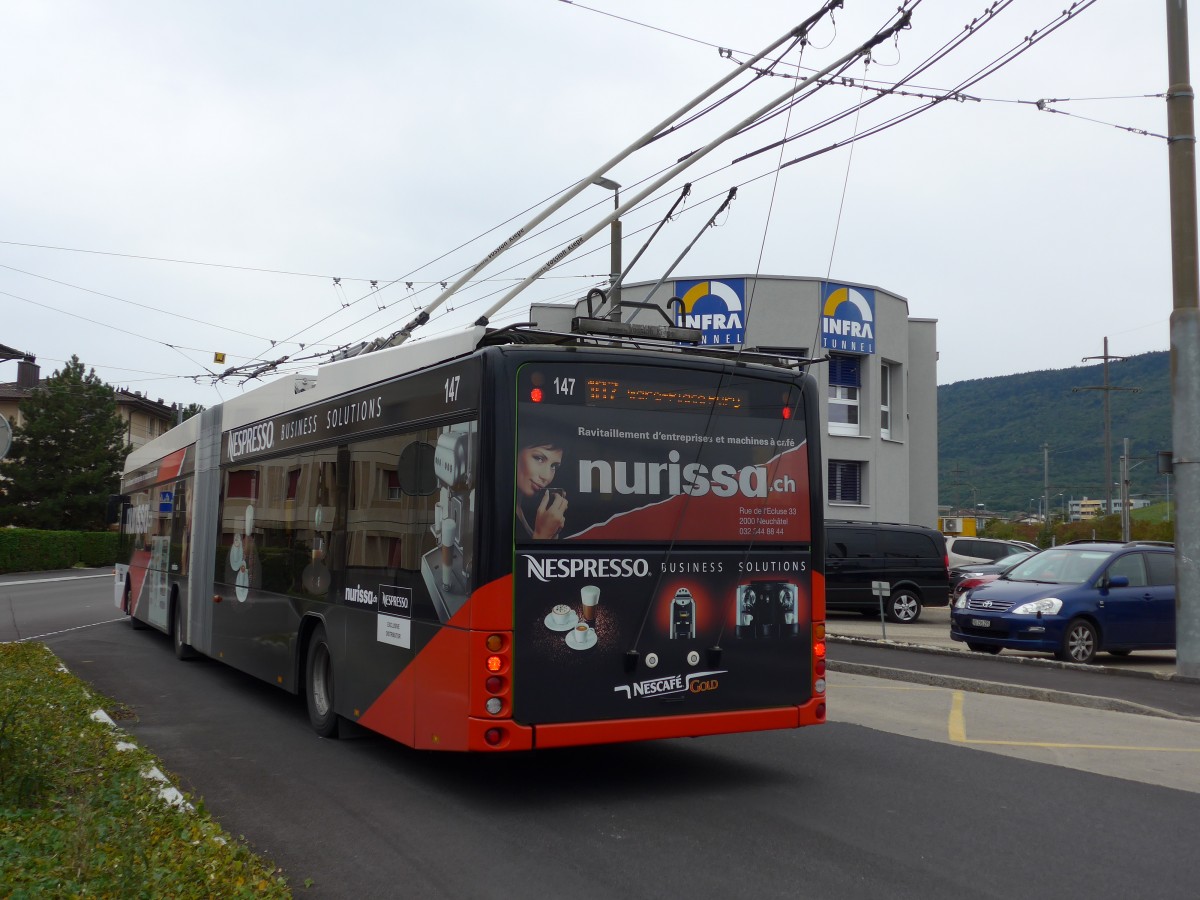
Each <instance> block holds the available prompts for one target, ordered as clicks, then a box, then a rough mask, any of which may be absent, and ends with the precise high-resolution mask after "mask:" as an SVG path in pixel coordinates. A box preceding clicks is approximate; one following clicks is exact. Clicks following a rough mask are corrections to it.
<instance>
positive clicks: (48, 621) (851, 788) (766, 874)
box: [0, 579, 1200, 898]
mask: <svg viewBox="0 0 1200 900" xmlns="http://www.w3.org/2000/svg"><path fill="white" fill-rule="evenodd" d="M6 581H7V582H8V583H5V582H6ZM13 581H14V579H3V580H0V639H3V640H11V639H13V636H14V635H13V634H12V631H13V629H14V627H15V628H17V629H19V630H20V631H21V632H22V633H23V634H22V635H21V636H22V637H26V638H30V637H37V635H36V634H35V632H36V629H35V628H31V627H30V626H31V625H32V624H33V623H34V622H35V621H36V622H37V623H38V626H39V627H44V628H46V631H45V632H43V634H45V636H44V637H41V638H39V639H41V640H44V641H45V643H47V644H48V645H49V646H50V647H51V648H52V649H53V650H54V652H55V653H57V654H58V655H59V657H60V658H61V659H63V661H64V662H65V663H66V665H67V666H68V667H69V668H71V669H72V671H74V672H75V673H76V674H78V675H80V676H81V677H83V678H85V679H86V680H88V681H89V682H91V683H92V684H93V685H94V686H95V687H96V689H97V690H98V691H100V692H101V693H102V694H104V695H106V696H108V697H111V698H113V699H114V700H116V701H118V702H119V703H120V704H123V706H124V708H125V710H127V712H128V717H126V718H124V719H122V720H121V723H120V724H121V725H122V727H124V728H125V729H127V730H128V731H129V732H130V734H131V735H133V737H134V738H135V739H136V740H138V741H139V742H141V743H142V744H144V745H145V746H147V747H149V748H150V749H151V750H152V751H153V752H155V753H156V754H157V755H158V756H159V757H160V758H161V759H162V760H163V762H164V764H165V766H166V768H167V769H168V770H169V771H170V772H171V773H172V774H173V775H174V777H175V778H176V780H177V783H178V784H179V786H180V787H181V788H182V789H184V790H185V791H188V792H191V793H193V794H195V795H197V796H199V797H202V798H203V799H204V802H205V803H206V805H207V807H208V808H209V809H210V810H211V811H212V812H213V813H214V814H215V815H216V816H217V818H218V819H219V820H220V821H221V822H222V824H223V825H224V826H225V827H226V828H227V829H228V830H229V831H230V832H232V833H233V834H235V835H244V836H245V837H246V838H247V840H248V841H249V842H250V843H251V844H252V845H254V846H255V847H256V849H258V850H259V851H260V852H262V853H264V854H265V855H266V856H268V857H270V858H272V859H274V860H275V861H276V862H277V863H279V864H280V865H282V866H283V868H284V869H285V871H286V872H287V874H288V876H289V878H290V880H291V883H292V884H293V886H294V887H295V889H296V893H297V895H298V896H311V897H359V896H363V895H376V896H398V897H412V898H423V897H431V898H449V897H454V898H474V897H497V898H508V897H526V896H529V895H531V894H532V895H537V896H560V895H562V896H565V895H570V896H576V897H582V898H593V897H595V898H601V897H604V898H608V897H613V896H623V897H630V898H638V897H675V896H681V897H682V896H689V895H697V896H708V897H755V898H760V897H773V896H778V897H789V898H792V897H797V896H818V895H819V896H828V897H837V898H879V897H889V898H893V897H895V898H904V897H921V898H963V897H1012V896H1021V897H1030V898H1038V897H1062V896H1069V897H1074V896H1091V897H1098V898H1105V897H1114V898H1117V897H1119V898H1128V897H1130V896H1148V897H1155V898H1175V897H1179V898H1184V897H1187V898H1194V897H1195V896H1196V882H1195V878H1194V875H1193V870H1192V867H1191V854H1192V853H1193V852H1194V845H1195V840H1194V836H1195V834H1196V821H1195V820H1196V810H1197V809H1198V806H1197V796H1198V793H1200V783H1197V782H1196V779H1195V775H1194V773H1195V771H1196V770H1197V769H1200V766H1197V759H1198V756H1200V725H1197V724H1196V723H1194V722H1187V721H1179V720H1172V719H1169V718H1166V717H1162V716H1142V715H1130V714H1128V713H1124V712H1120V711H1113V710H1108V709H1088V708H1082V707H1074V706H1070V707H1068V706H1064V705H1062V704H1051V703H1045V702H1036V701H1031V700H1024V699H1017V698H1013V697H1006V696H997V695H989V694H982V693H975V692H971V691H965V690H962V689H961V688H958V687H954V686H952V685H951V686H943V685H936V684H917V683H912V682H909V681H903V680H894V679H883V678H876V677H867V676H863V675H859V674H854V673H848V672H839V671H836V670H835V671H833V672H832V673H831V676H830V707H831V711H832V713H831V721H830V722H829V723H828V724H826V725H823V726H820V727H816V728H808V729H802V730H799V731H789V732H768V733H760V734H748V735H728V736H721V737H714V738H703V739H696V740H680V741H664V742H655V743H645V744H633V745H619V746H608V747H596V748H583V749H575V750H565V751H557V752H540V753H533V754H521V755H503V756H461V755H446V754H432V753H419V752H415V751H411V750H408V749H406V748H403V747H400V746H398V745H395V744H392V743H390V742H388V741H385V740H383V739H380V738H376V737H366V738H363V739H360V740H352V741H326V740H321V739H319V738H317V737H315V736H314V735H313V734H312V733H311V731H310V730H309V727H308V723H307V717H306V715H305V712H304V708H303V705H302V704H301V702H300V701H299V700H298V699H297V698H293V697H290V696H289V695H287V694H284V693H283V692H281V691H279V690H278V689H276V688H274V687H271V686H269V685H266V684H263V683H261V682H258V681H256V680H254V679H252V678H250V677H248V676H244V675H242V674H240V673H237V672H234V671H232V670H230V669H229V668H227V667H225V666H223V665H221V664H219V663H216V662H214V661H211V660H199V661H195V662H186V663H181V662H179V661H178V660H176V659H175V657H174V655H173V653H172V649H171V645H170V641H169V640H168V639H167V638H166V637H165V636H163V635H160V634H157V633H155V632H146V631H141V632H134V631H132V630H131V629H130V628H129V627H128V624H127V623H126V622H124V621H113V619H114V616H113V614H112V613H113V612H114V610H112V609H111V607H108V606H107V604H108V603H109V594H110V591H109V585H108V583H107V582H106V581H104V580H102V579H101V580H91V581H79V582H76V583H74V584H66V585H65V586H64V585H63V584H62V583H58V582H47V583H44V584H42V585H34V584H25V585H22V584H15V583H13ZM71 622H74V624H70V623H71ZM841 648H842V645H839V644H834V646H833V648H832V650H831V653H832V655H833V657H834V661H835V662H836V661H837V657H838V653H839V650H840V649H841ZM868 649H871V648H868ZM875 652H882V653H893V654H894V655H905V656H913V655H919V654H906V653H903V652H902V651H896V650H894V649H889V648H883V649H877V650H875ZM929 656H931V657H932V656H933V655H932V654H929ZM969 661H970V662H972V663H975V664H977V665H982V666H984V669H985V671H987V672H988V677H989V678H991V677H994V670H998V669H1005V670H1014V671H1015V670H1017V669H1020V668H1025V667H1023V666H1016V665H1010V666H1003V665H997V664H996V662H995V661H993V660H987V659H981V660H974V659H970V658H969ZM897 671H899V670H897ZM1092 677H1093V678H1095V679H1097V680H1113V679H1110V678H1105V676H1103V675H1094V676H1092ZM1130 680H1134V679H1130ZM1187 687H1195V686H1192V685H1188V686H1187ZM1064 727H1065V728H1067V729H1068V731H1067V732H1064V731H1063V730H1062V729H1063V728H1064ZM1189 779H1190V780H1189ZM306 879H311V880H312V886H311V887H308V888H306V887H305V882H306Z"/></svg>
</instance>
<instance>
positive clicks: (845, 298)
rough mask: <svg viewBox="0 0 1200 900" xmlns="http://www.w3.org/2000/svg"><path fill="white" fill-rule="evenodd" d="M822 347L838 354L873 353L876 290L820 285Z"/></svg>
mask: <svg viewBox="0 0 1200 900" xmlns="http://www.w3.org/2000/svg"><path fill="white" fill-rule="evenodd" d="M821 298H822V304H821V347H822V348H823V349H825V350H836V351H838V352H839V353H874V352H875V292H874V291H873V290H871V289H870V288H853V287H847V286H846V285H842V284H830V283H829V282H826V283H825V284H823V285H821Z"/></svg>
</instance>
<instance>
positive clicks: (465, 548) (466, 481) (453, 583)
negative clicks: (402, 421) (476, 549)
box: [421, 422, 476, 622]
mask: <svg viewBox="0 0 1200 900" xmlns="http://www.w3.org/2000/svg"><path fill="white" fill-rule="evenodd" d="M475 438H476V431H475V424H474V423H473V422H464V423H461V424H458V425H449V426H447V427H446V428H444V429H442V433H441V434H439V435H438V440H437V447H436V448H435V449H434V454H433V470H434V473H435V474H436V475H437V484H438V500H437V504H436V505H435V506H434V509H433V526H432V532H433V536H434V541H435V546H434V548H433V549H432V550H430V551H429V552H428V553H426V554H425V555H424V556H423V557H422V558H421V574H422V576H423V577H424V579H425V586H426V587H428V588H429V595H430V597H431V598H432V599H433V604H434V606H436V607H437V611H438V617H439V618H440V619H441V621H442V622H448V621H449V620H450V618H451V616H453V615H454V614H455V613H456V612H458V610H459V609H460V608H461V607H462V605H463V604H464V603H466V602H467V597H468V596H470V593H471V563H472V559H471V556H472V552H471V548H472V547H473V546H474V544H473V541H474V536H475V535H474V522H475V477H474V472H473V471H472V468H471V467H472V460H474V458H475V453H474V450H475V447H474V446H473V444H474V441H475Z"/></svg>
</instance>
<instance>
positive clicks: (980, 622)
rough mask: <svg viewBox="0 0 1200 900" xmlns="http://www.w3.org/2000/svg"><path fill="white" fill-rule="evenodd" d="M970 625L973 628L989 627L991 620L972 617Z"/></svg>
mask: <svg viewBox="0 0 1200 900" xmlns="http://www.w3.org/2000/svg"><path fill="white" fill-rule="evenodd" d="M971 625H972V626H973V627H975V628H991V627H992V620H991V619H972V620H971Z"/></svg>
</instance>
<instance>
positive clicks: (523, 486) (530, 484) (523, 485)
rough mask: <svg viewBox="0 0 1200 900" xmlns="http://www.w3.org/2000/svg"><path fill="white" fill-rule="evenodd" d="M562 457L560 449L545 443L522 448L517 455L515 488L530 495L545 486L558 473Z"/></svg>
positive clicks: (527, 495) (525, 494) (524, 494)
mask: <svg viewBox="0 0 1200 900" xmlns="http://www.w3.org/2000/svg"><path fill="white" fill-rule="evenodd" d="M562 457H563V452H562V450H558V449H555V448H553V447H550V446H548V445H546V444H538V445H535V446H533V447H524V448H522V450H521V452H520V454H518V456H517V490H518V491H520V492H521V494H522V495H523V496H526V497H532V496H533V495H534V494H536V493H538V491H540V490H542V489H543V488H545V487H546V486H547V485H549V484H550V482H552V481H553V480H554V476H555V475H557V474H558V467H559V466H560V465H562Z"/></svg>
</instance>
